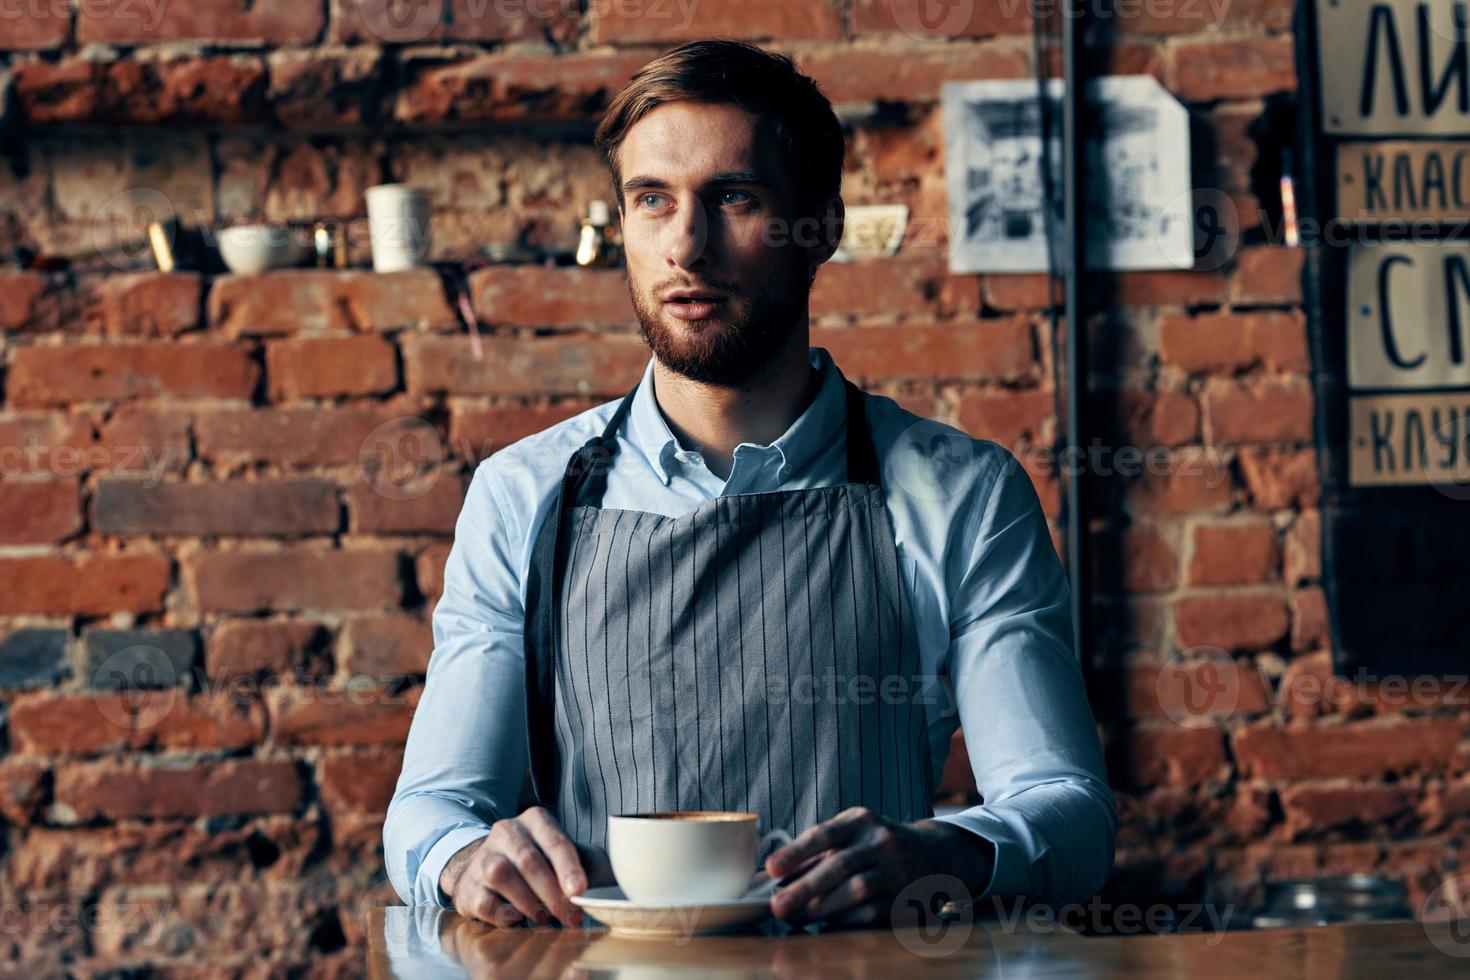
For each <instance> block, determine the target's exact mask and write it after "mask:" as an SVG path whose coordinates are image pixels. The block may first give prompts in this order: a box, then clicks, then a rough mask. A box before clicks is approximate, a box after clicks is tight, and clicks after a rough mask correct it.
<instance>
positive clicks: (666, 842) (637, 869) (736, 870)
mask: <svg viewBox="0 0 1470 980" xmlns="http://www.w3.org/2000/svg"><path fill="white" fill-rule="evenodd" d="M759 827H760V817H759V816H758V815H756V814H754V813H727V812H716V811H684V812H679V813H639V814H630V815H627V816H616V817H608V820H607V851H608V858H609V859H610V860H611V861H612V868H613V874H614V875H615V876H616V877H617V879H618V886H619V887H620V888H622V890H623V894H624V895H625V896H627V897H628V899H630V900H631V901H633V902H636V903H638V904H639V905H695V904H708V903H712V902H726V901H731V900H733V899H737V898H740V897H741V896H742V895H744V894H745V893H746V892H748V891H750V888H751V882H752V879H753V878H754V876H755V871H756V867H755V860H756V857H757V855H758V854H759V851H760V849H761V848H762V847H763V846H764V845H765V844H767V843H768V842H770V841H772V840H776V841H779V842H781V843H783V844H785V843H789V842H790V840H791V835H790V834H787V833H786V832H784V831H780V830H774V831H772V832H770V833H769V834H766V835H765V836H764V837H762V836H761V835H760V830H759Z"/></svg>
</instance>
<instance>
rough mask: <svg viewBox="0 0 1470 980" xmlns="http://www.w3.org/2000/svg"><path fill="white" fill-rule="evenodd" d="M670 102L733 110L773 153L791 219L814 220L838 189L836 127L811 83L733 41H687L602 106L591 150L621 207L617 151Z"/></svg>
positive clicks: (776, 58)
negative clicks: (751, 120)
mask: <svg viewBox="0 0 1470 980" xmlns="http://www.w3.org/2000/svg"><path fill="white" fill-rule="evenodd" d="M670 102H713V103H720V104H728V105H735V106H739V107H740V108H742V109H744V110H745V111H746V112H748V113H750V114H751V115H753V116H755V117H756V118H757V119H759V120H760V121H761V124H762V125H763V126H765V127H766V132H767V133H768V134H769V135H770V137H771V138H772V139H773V140H774V141H775V143H776V145H777V146H778V147H779V148H780V150H781V153H782V155H783V156H784V157H785V160H786V172H787V174H788V175H789V177H790V181H791V186H792V188H793V189H794V192H795V197H796V200H795V202H794V203H795V205H796V210H797V214H798V215H799V216H803V217H805V216H810V215H815V214H817V213H818V212H819V211H820V209H821V208H822V206H823V205H825V204H826V203H827V201H828V200H830V199H831V198H833V197H835V196H836V195H837V194H838V192H839V191H840V190H841V188H842V160H843V156H844V154H845V152H846V144H845V143H844V141H843V138H842V124H841V123H839V122H838V121H837V114H836V113H835V112H833V111H832V103H831V102H830V101H829V100H828V99H827V97H826V96H825V95H823V94H822V91H821V89H820V88H818V87H817V83H816V82H815V81H813V80H812V79H811V78H808V77H807V76H806V75H803V74H802V73H801V72H799V71H797V69H796V65H795V64H794V63H793V62H792V60H791V59H790V58H787V57H785V56H784V55H779V54H776V53H774V52H771V51H766V50H764V49H762V48H758V47H756V46H755V45H753V44H745V43H743V42H740V41H722V40H710V41H692V42H690V43H689V44H685V45H682V46H680V47H678V48H675V49H674V50H672V51H670V52H668V53H666V54H664V55H661V56H660V57H658V58H657V59H655V60H653V61H651V62H649V63H648V64H647V65H644V66H643V68H641V69H640V70H639V71H638V73H637V74H636V75H634V76H633V78H632V79H631V80H630V81H629V82H628V84H627V86H626V87H625V88H624V89H623V90H622V91H621V92H619V93H618V95H617V97H616V98H615V99H613V101H612V104H611V105H610V106H608V110H607V113H606V115H604V116H603V119H602V123H601V125H599V126H598V127H597V147H598V149H599V150H601V151H602V154H603V156H604V157H605V158H606V160H607V165H608V169H610V170H611V171H612V176H613V190H614V193H616V194H617V199H618V203H619V204H622V203H623V189H622V170H621V169H620V167H619V163H618V150H619V148H620V147H621V146H622V144H623V140H624V139H625V138H626V137H627V135H628V131H629V130H631V129H632V128H633V127H634V126H636V125H637V124H638V123H639V122H641V121H642V120H643V118H644V117H645V116H647V115H648V114H649V113H650V112H652V111H653V110H654V109H657V108H658V107H659V106H661V105H666V104H668V103H670Z"/></svg>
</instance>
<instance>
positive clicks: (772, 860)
mask: <svg viewBox="0 0 1470 980" xmlns="http://www.w3.org/2000/svg"><path fill="white" fill-rule="evenodd" d="M873 819H874V817H873V814H872V811H870V810H867V809H865V808H863V807H853V808H852V809H850V810H843V811H842V812H841V813H839V814H838V815H837V816H835V817H833V818H832V819H831V820H824V821H822V822H821V823H819V824H817V825H816V826H814V827H808V828H807V829H806V830H804V831H802V832H801V834H799V835H798V836H797V838H796V840H794V841H792V842H791V843H790V844H787V845H786V846H785V847H782V848H779V849H778V850H776V851H775V852H774V853H772V854H771V856H770V857H768V858H766V870H767V871H769V872H770V873H771V876H772V877H776V878H784V877H787V876H789V875H791V874H793V873H794V872H795V871H796V869H797V868H799V867H801V865H802V864H803V863H804V862H805V861H807V860H808V859H809V858H811V857H812V856H813V855H814V854H816V853H817V852H818V851H826V850H836V849H837V848H839V847H841V846H843V845H844V844H846V843H847V842H848V841H849V840H851V839H852V838H853V837H854V836H855V835H856V834H857V833H858V831H859V830H861V829H862V828H863V827H865V826H867V825H868V823H870V822H871V821H872V820H873Z"/></svg>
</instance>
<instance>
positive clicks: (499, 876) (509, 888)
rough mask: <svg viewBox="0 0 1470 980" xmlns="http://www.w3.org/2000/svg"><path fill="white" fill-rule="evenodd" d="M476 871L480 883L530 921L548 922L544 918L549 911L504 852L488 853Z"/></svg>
mask: <svg viewBox="0 0 1470 980" xmlns="http://www.w3.org/2000/svg"><path fill="white" fill-rule="evenodd" d="M478 871H479V877H478V883H479V884H480V885H483V886H484V887H486V888H489V889H490V890H491V891H493V892H494V893H495V894H497V895H499V896H500V897H501V898H502V899H504V900H505V901H507V902H509V903H510V904H511V905H513V906H515V909H516V911H518V912H520V913H521V915H523V916H525V917H526V918H528V919H530V920H531V921H533V922H542V923H545V924H548V925H549V924H550V923H548V922H546V920H547V918H548V917H549V916H550V915H551V913H550V912H549V911H548V910H547V908H546V906H545V905H543V904H542V903H541V900H540V899H538V898H537V897H536V893H535V892H533V891H531V888H530V886H529V885H527V884H526V881H525V879H524V878H522V877H521V873H520V871H519V870H518V869H517V868H516V866H515V864H514V863H513V862H512V861H511V859H510V858H509V857H507V856H506V855H505V854H502V853H499V852H496V853H494V854H491V855H489V856H488V857H487V858H486V859H485V863H484V864H483V865H482V866H481V867H480V868H479V869H478Z"/></svg>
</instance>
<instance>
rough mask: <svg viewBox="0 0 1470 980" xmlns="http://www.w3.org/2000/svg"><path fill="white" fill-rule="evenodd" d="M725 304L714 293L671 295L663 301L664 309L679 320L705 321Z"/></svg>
mask: <svg viewBox="0 0 1470 980" xmlns="http://www.w3.org/2000/svg"><path fill="white" fill-rule="evenodd" d="M725 303H726V299H725V298H724V297H723V296H719V295H717V294H715V293H673V294H671V295H670V296H669V297H668V298H667V299H665V300H664V309H666V310H668V311H669V315H670V316H672V317H674V318H676V319H679V320H707V319H709V318H710V317H712V316H714V315H715V313H716V312H717V311H718V310H719V309H721V308H722V307H723V306H724V305H725Z"/></svg>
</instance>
